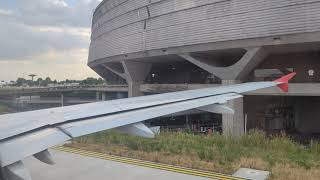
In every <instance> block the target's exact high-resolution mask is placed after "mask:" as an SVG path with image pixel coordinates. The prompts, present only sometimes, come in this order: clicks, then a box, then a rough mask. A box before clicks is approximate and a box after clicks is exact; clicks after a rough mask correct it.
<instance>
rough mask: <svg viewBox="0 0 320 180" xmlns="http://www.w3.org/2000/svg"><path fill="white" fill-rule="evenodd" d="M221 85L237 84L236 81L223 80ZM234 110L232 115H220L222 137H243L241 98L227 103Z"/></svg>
mask: <svg viewBox="0 0 320 180" xmlns="http://www.w3.org/2000/svg"><path fill="white" fill-rule="evenodd" d="M222 83H223V85H232V84H239V83H241V81H237V80H223V81H222ZM227 106H229V107H230V108H232V109H233V110H234V114H222V130H223V134H224V135H231V136H242V135H244V112H243V98H238V99H235V100H232V101H229V102H228V103H227Z"/></svg>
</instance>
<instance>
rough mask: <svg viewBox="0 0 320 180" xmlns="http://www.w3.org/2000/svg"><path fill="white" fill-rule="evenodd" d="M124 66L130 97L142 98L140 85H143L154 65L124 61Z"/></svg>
mask: <svg viewBox="0 0 320 180" xmlns="http://www.w3.org/2000/svg"><path fill="white" fill-rule="evenodd" d="M122 65H123V68H124V70H125V75H126V80H127V83H128V86H129V92H128V96H129V97H135V96H142V95H143V93H142V92H141V91H140V85H141V84H143V82H144V80H145V79H146V77H147V75H148V74H149V72H150V70H151V66H152V65H151V64H150V63H146V62H130V61H123V62H122Z"/></svg>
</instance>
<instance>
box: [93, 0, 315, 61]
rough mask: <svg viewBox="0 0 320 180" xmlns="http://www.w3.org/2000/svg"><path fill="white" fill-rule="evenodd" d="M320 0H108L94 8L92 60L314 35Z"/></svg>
mask: <svg viewBox="0 0 320 180" xmlns="http://www.w3.org/2000/svg"><path fill="white" fill-rule="evenodd" d="M319 10H320V1H319V0H268V1H267V0H255V1H254V2H253V1H252V0H228V1H226V0H203V1H199V0H183V1H182V0H151V1H149V0H127V1H124V0H109V1H104V2H103V3H102V4H101V5H100V6H99V7H98V8H97V10H96V13H95V15H94V20H93V26H92V27H93V28H92V32H93V33H92V42H91V46H90V55H89V61H90V62H92V61H95V60H97V59H102V58H106V57H112V56H116V55H121V54H128V53H133V52H143V51H146V50H154V49H162V48H168V47H179V46H186V45H192V44H202V43H210V42H221V41H230V40H237V39H249V38H259V37H270V36H271V37H277V36H281V35H288V34H297V33H307V32H316V31H319V30H320V16H319V13H318V12H319Z"/></svg>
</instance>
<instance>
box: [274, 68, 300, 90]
mask: <svg viewBox="0 0 320 180" xmlns="http://www.w3.org/2000/svg"><path fill="white" fill-rule="evenodd" d="M296 74H297V73H295V72H293V73H290V74H288V75H285V76H283V77H281V78H280V79H276V80H274V82H280V83H281V84H278V87H279V88H280V89H281V90H282V91H283V92H288V91H289V85H288V82H289V81H290V79H292V78H293V77H294V76H295V75H296Z"/></svg>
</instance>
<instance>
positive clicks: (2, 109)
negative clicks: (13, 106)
mask: <svg viewBox="0 0 320 180" xmlns="http://www.w3.org/2000/svg"><path fill="white" fill-rule="evenodd" d="M8 110H9V108H8V106H6V105H4V104H0V114H2V113H5V112H8Z"/></svg>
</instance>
